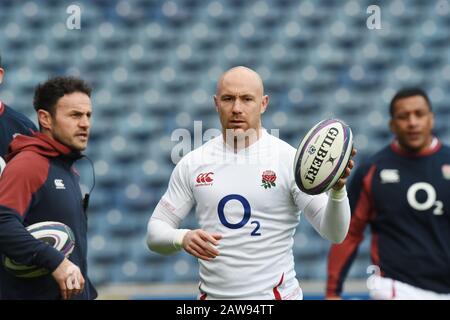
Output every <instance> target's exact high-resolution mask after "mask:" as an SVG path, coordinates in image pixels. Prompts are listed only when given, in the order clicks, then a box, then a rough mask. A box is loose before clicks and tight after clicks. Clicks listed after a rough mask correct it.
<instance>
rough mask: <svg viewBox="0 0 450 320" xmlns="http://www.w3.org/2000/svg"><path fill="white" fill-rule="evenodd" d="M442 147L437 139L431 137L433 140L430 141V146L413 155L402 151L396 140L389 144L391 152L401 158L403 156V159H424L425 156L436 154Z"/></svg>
mask: <svg viewBox="0 0 450 320" xmlns="http://www.w3.org/2000/svg"><path fill="white" fill-rule="evenodd" d="M441 147H442V143H441V141H439V139H438V138H436V137H433V140H431V144H430V145H429V146H428V148H426V149H425V150H423V151H421V152H419V153H413V152H408V151H406V150H404V149H403V148H402V147H401V146H400V144H399V143H398V140H394V141H392V143H391V149H392V151H394V152H395V153H397V154H399V155H401V156H405V157H426V156H430V155H432V154H434V153H436V152H438V151H439V149H441Z"/></svg>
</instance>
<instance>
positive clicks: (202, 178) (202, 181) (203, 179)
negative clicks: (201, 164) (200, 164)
mask: <svg viewBox="0 0 450 320" xmlns="http://www.w3.org/2000/svg"><path fill="white" fill-rule="evenodd" d="M213 174H214V172H208V173H200V174H199V175H198V176H197V179H196V181H197V184H196V185H195V186H196V187H198V186H211V185H212V182H213V178H212V175H213Z"/></svg>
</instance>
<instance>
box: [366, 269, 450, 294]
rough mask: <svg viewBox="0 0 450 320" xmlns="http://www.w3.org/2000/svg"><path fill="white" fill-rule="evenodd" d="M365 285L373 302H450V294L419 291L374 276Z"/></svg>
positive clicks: (397, 282)
mask: <svg viewBox="0 0 450 320" xmlns="http://www.w3.org/2000/svg"><path fill="white" fill-rule="evenodd" d="M367 284H368V287H369V295H370V297H371V298H372V299H375V300H450V294H442V293H436V292H434V291H429V290H424V289H420V288H417V287H414V286H412V285H409V284H407V283H404V282H400V281H398V280H393V279H390V278H385V277H381V276H379V275H375V274H374V275H371V276H370V277H369V279H368V282H367Z"/></svg>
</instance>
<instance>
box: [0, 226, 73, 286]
mask: <svg viewBox="0 0 450 320" xmlns="http://www.w3.org/2000/svg"><path fill="white" fill-rule="evenodd" d="M26 229H27V230H28V232H30V234H31V235H32V236H33V237H35V238H36V239H38V240H41V241H44V242H45V243H48V244H49V245H51V246H52V247H53V248H55V249H56V250H58V251H60V252H61V253H62V254H64V256H65V257H66V258H68V257H69V256H70V254H71V253H72V251H73V249H74V247H75V236H74V235H73V232H72V230H71V229H70V228H69V227H68V226H66V225H65V224H63V223H61V222H55V221H44V222H39V223H35V224H32V225H30V226H28V227H27V228H26ZM3 265H4V267H5V269H6V270H7V271H8V272H10V273H12V274H13V275H15V276H16V277H18V278H36V277H40V276H43V275H46V274H48V273H49V270H48V269H46V268H42V267H38V266H27V265H24V264H21V263H18V262H16V261H14V260H13V259H10V258H8V257H5V258H4V259H3Z"/></svg>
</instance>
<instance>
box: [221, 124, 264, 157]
mask: <svg viewBox="0 0 450 320" xmlns="http://www.w3.org/2000/svg"><path fill="white" fill-rule="evenodd" d="M262 132H263V130H262V128H258V129H249V130H247V131H246V132H245V133H242V134H239V135H236V134H234V132H233V130H226V131H223V132H222V137H223V139H224V141H225V143H226V144H227V145H228V146H229V147H231V148H233V150H234V152H235V153H237V152H239V151H240V150H243V149H246V148H248V147H249V146H251V145H252V144H254V143H255V142H257V141H258V140H259V139H260V138H261V136H262Z"/></svg>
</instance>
